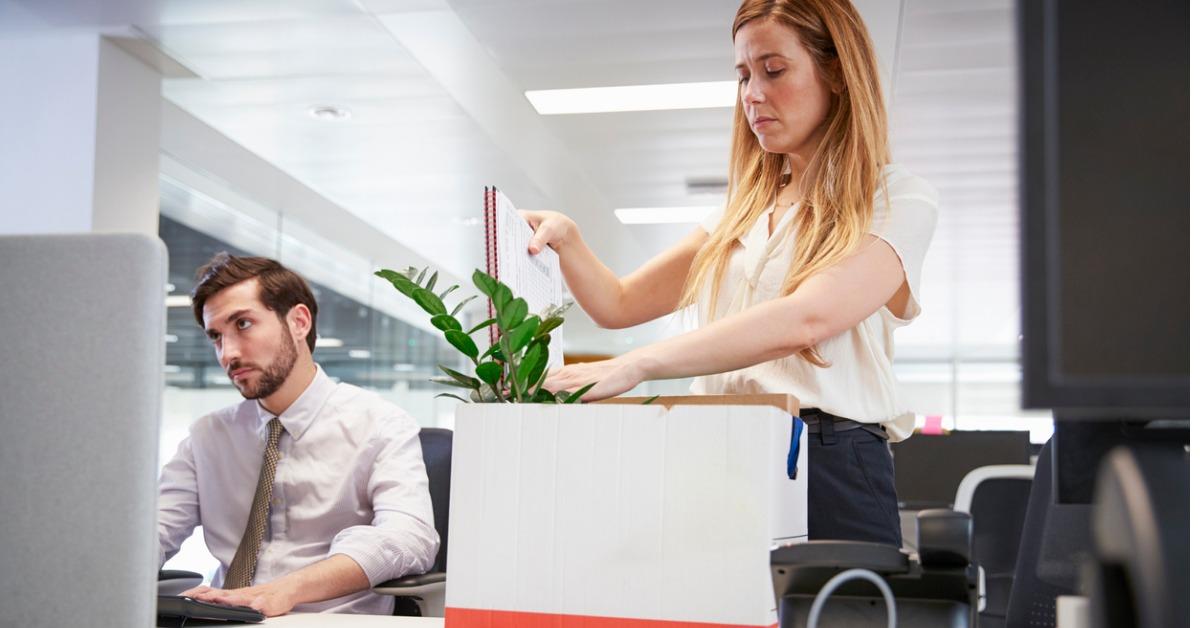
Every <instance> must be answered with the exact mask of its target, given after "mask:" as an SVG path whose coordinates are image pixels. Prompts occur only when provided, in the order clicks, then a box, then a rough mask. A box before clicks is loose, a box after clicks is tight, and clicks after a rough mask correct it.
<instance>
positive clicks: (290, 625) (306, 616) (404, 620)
mask: <svg viewBox="0 0 1200 628" xmlns="http://www.w3.org/2000/svg"><path fill="white" fill-rule="evenodd" d="M444 624H445V620H444V619H442V618H441V617H389V616H387V615H335V614H330V613H292V614H289V615H282V616H280V617H272V618H270V619H268V620H266V621H265V622H263V623H262V624H259V625H261V626H271V627H272V628H442V626H443V625H444ZM248 625H254V624H248Z"/></svg>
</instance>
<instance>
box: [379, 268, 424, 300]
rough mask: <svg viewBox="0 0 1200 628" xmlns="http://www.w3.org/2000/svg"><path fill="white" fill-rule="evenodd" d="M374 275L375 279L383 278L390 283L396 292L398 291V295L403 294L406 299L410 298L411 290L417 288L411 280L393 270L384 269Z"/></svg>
mask: <svg viewBox="0 0 1200 628" xmlns="http://www.w3.org/2000/svg"><path fill="white" fill-rule="evenodd" d="M375 275H376V276H377V277H383V278H384V279H387V280H388V281H390V282H392V285H393V286H395V287H396V290H398V291H400V294H403V295H404V296H406V297H411V296H412V293H413V290H416V289H417V288H418V286H417V284H415V283H413V282H412V280H410V279H409V278H408V277H405V276H404V275H402V274H400V273H398V272H396V271H394V270H388V269H386V268H385V269H383V270H380V271H377V272H376V273H375Z"/></svg>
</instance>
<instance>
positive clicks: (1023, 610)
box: [1005, 435, 1092, 628]
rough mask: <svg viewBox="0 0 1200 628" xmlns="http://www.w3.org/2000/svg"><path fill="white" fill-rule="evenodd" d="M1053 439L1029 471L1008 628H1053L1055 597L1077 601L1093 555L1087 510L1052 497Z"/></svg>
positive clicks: (1089, 518)
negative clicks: (1030, 479)
mask: <svg viewBox="0 0 1200 628" xmlns="http://www.w3.org/2000/svg"><path fill="white" fill-rule="evenodd" d="M1057 439H1058V436H1057V435H1056V436H1053V437H1051V438H1050V440H1049V441H1047V443H1046V446H1045V447H1043V448H1042V453H1041V455H1040V456H1038V460H1037V469H1036V470H1035V471H1034V476H1033V486H1032V488H1031V490H1030V493H1029V505H1028V507H1027V509H1026V511H1025V523H1024V525H1023V526H1022V528H1021V543H1020V549H1019V550H1018V551H1017V561H1016V564H1015V565H1014V566H1013V580H1012V590H1011V592H1010V594H1009V600H1008V610H1007V612H1006V620H1005V624H1006V625H1007V626H1010V627H1012V628H1023V627H1025V626H1054V625H1055V621H1056V611H1057V598H1058V596H1060V595H1078V593H1079V582H1078V580H1079V572H1080V567H1081V566H1082V564H1083V563H1084V561H1085V560H1086V559H1087V557H1088V556H1089V555H1091V553H1092V549H1091V545H1092V543H1091V538H1092V533H1091V517H1092V506H1091V505H1090V504H1062V503H1058V500H1057V497H1056V495H1057V490H1056V489H1055V485H1054V484H1055V471H1054V459H1055V457H1056V456H1057V455H1058V453H1057V449H1058V447H1057V446H1056V443H1057Z"/></svg>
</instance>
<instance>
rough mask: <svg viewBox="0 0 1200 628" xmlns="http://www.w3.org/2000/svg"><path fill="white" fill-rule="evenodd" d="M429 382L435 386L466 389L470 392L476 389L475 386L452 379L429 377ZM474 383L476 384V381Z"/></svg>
mask: <svg viewBox="0 0 1200 628" xmlns="http://www.w3.org/2000/svg"><path fill="white" fill-rule="evenodd" d="M471 379H472V380H474V379H475V378H473V377H472V378H471ZM429 381H431V382H433V383H435V384H442V385H443V386H457V387H458V388H467V389H470V390H476V389H477V388H478V387H477V386H473V385H471V384H465V383H463V382H460V381H458V380H457V379H454V378H453V377H430V378H429ZM476 383H478V382H477V381H476Z"/></svg>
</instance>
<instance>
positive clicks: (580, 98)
mask: <svg viewBox="0 0 1200 628" xmlns="http://www.w3.org/2000/svg"><path fill="white" fill-rule="evenodd" d="M525 98H527V99H529V103H530V104H532V105H533V108H534V109H536V110H537V112H538V113H540V114H542V115H544V116H550V115H559V114H564V113H605V112H612V111H657V110H662V109H710V108H715V107H732V106H733V105H735V104H736V103H737V81H710V82H707V83H666V84H660V85H623V86H618V87H584V88H581V89H543V90H534V91H528V92H525Z"/></svg>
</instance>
